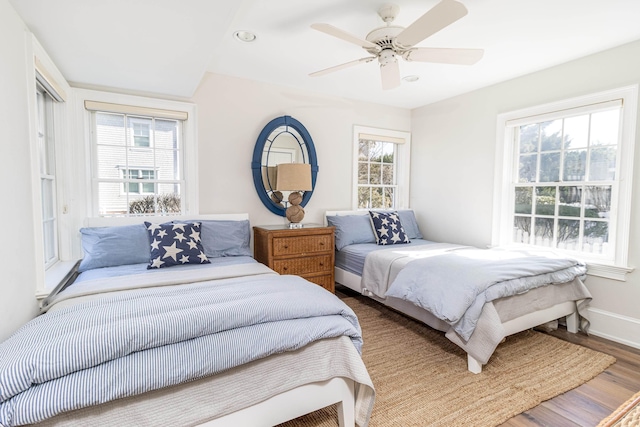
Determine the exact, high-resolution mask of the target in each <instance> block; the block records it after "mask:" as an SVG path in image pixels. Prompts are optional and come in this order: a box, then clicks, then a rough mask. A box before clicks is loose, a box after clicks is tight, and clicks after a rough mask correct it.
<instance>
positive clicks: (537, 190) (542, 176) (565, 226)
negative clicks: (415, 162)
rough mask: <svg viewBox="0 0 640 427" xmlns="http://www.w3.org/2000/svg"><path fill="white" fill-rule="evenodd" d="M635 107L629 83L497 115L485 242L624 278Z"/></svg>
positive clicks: (635, 94) (600, 274) (634, 97)
mask: <svg viewBox="0 0 640 427" xmlns="http://www.w3.org/2000/svg"><path fill="white" fill-rule="evenodd" d="M636 103H637V87H636V86H634V87H628V88H622V89H619V90H614V91H609V92H604V93H599V94H594V95H590V96H586V97H581V98H576V99H571V100H566V101H561V102H558V103H554V104H549V105H544V106H540V107H533V108H531V109H526V110H521V111H517V112H513V113H506V114H502V115H500V116H499V117H498V126H499V127H498V129H504V133H503V134H502V135H500V136H499V139H498V144H497V146H498V153H497V159H496V166H497V167H496V173H497V175H496V189H495V195H496V197H495V200H494V233H493V244H494V245H530V246H536V247H546V248H549V249H550V250H553V251H557V252H562V253H566V254H568V255H571V256H574V257H577V258H580V259H583V260H585V261H586V262H587V263H588V264H589V273H590V274H594V275H599V276H603V277H609V278H614V279H618V280H624V274H625V273H626V272H627V271H629V270H628V269H627V267H626V261H627V250H628V234H629V233H628V231H629V224H630V201H631V177H632V173H633V165H632V159H633V149H634V141H635V115H636ZM615 267H617V268H615Z"/></svg>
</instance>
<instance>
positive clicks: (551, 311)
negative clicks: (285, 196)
mask: <svg viewBox="0 0 640 427" xmlns="http://www.w3.org/2000/svg"><path fill="white" fill-rule="evenodd" d="M398 214H399V220H400V223H401V224H402V226H403V227H404V229H405V231H406V235H407V240H410V242H409V243H404V242H402V243H400V244H389V245H378V244H377V243H376V236H375V233H374V232H373V230H372V227H371V222H370V218H369V212H368V211H328V212H326V217H325V218H326V222H327V223H328V224H329V225H333V226H335V227H336V258H335V259H336V267H335V277H336V282H337V283H340V284H342V285H344V286H346V287H348V288H350V289H352V290H355V291H357V292H359V293H361V294H363V295H366V296H368V297H370V298H372V299H374V300H376V301H379V302H380V303H382V304H384V305H386V306H388V307H391V308H393V309H395V310H398V311H400V312H402V313H405V314H407V315H409V316H411V317H413V318H415V319H418V320H420V321H422V322H424V323H426V324H427V325H429V326H431V327H433V328H434V329H437V330H440V331H443V332H445V334H446V337H447V338H448V339H449V340H451V341H452V342H454V343H455V344H457V345H458V346H460V347H461V348H462V349H464V350H465V351H466V353H467V365H468V369H469V371H471V372H473V373H480V372H481V371H482V367H483V365H485V364H486V363H487V362H488V361H489V359H490V357H491V355H492V354H493V352H494V350H495V349H496V347H497V346H498V344H499V343H500V342H501V341H502V340H503V339H504V338H505V337H507V336H509V335H512V334H515V333H518V332H521V331H523V330H526V329H530V328H533V327H536V326H539V325H542V324H545V323H548V322H552V321H555V320H556V319H559V318H563V317H566V322H567V329H568V330H569V331H570V332H577V331H578V329H579V328H582V329H583V330H585V331H586V330H587V329H588V320H587V317H586V316H587V313H586V307H587V304H588V302H589V301H590V300H591V295H590V293H589V291H588V290H587V288H586V287H585V286H584V284H583V283H582V281H581V279H583V278H584V277H585V274H586V267H585V266H584V264H582V263H580V262H578V261H576V260H572V259H569V258H564V257H554V256H549V255H548V254H545V253H535V252H531V251H528V252H525V251H503V250H500V249H476V248H471V247H466V246H460V245H451V244H446V243H435V242H430V241H428V240H424V239H423V236H422V234H421V233H420V230H419V228H418V225H417V222H416V219H415V215H414V213H413V211H410V210H405V211H398ZM396 240H398V239H396ZM389 242H390V241H389ZM385 243H386V242H385ZM496 282H497V283H498V285H491V284H492V283H496ZM490 285H491V286H490ZM547 285H553V286H547Z"/></svg>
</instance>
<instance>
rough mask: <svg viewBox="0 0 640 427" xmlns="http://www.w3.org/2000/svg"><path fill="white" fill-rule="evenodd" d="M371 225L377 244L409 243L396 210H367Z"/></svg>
mask: <svg viewBox="0 0 640 427" xmlns="http://www.w3.org/2000/svg"><path fill="white" fill-rule="evenodd" d="M369 216H370V217H371V225H372V226H373V231H374V233H375V235H376V241H377V243H378V244H379V245H396V244H399V243H410V242H411V241H410V240H409V236H407V233H406V232H405V231H404V227H402V223H401V222H400V217H399V216H398V213H397V212H375V211H369Z"/></svg>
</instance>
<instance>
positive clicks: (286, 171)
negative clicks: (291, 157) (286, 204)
mask: <svg viewBox="0 0 640 427" xmlns="http://www.w3.org/2000/svg"><path fill="white" fill-rule="evenodd" d="M276 189H277V190H278V191H311V190H313V187H312V186H311V165H310V164H308V163H280V164H279V165H278V166H277V172H276Z"/></svg>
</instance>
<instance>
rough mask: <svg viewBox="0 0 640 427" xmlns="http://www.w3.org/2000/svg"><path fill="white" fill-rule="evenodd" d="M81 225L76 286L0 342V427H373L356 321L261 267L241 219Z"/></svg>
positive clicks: (314, 292) (314, 291)
mask: <svg viewBox="0 0 640 427" xmlns="http://www.w3.org/2000/svg"><path fill="white" fill-rule="evenodd" d="M142 221H147V223H146V225H143V223H142ZM161 224H162V226H161ZM87 226H88V227H87V228H84V229H83V230H82V235H83V247H84V250H85V257H84V259H83V261H82V263H81V264H80V268H79V270H80V274H79V276H78V277H77V278H76V279H75V281H74V282H73V283H72V284H71V285H69V286H67V287H66V288H64V289H61V290H59V291H58V292H55V293H53V294H52V295H51V296H50V297H49V298H47V299H46V300H45V301H44V302H43V309H42V310H43V312H44V313H43V314H42V315H40V316H38V317H37V318H36V319H34V320H32V321H31V322H29V323H27V324H26V325H25V326H24V327H22V328H21V329H20V330H19V331H17V332H16V333H14V334H13V335H12V336H11V337H10V338H9V339H8V340H7V341H5V342H4V343H1V344H0V425H2V426H6V427H8V426H17V425H27V424H31V423H38V425H42V426H63V425H64V426H86V425H92V426H112V425H135V426H157V425H176V426H178V425H189V426H193V425H202V426H238V425H242V426H272V425H275V424H278V423H282V422H284V421H287V420H290V419H293V418H296V417H298V416H300V415H303V414H305V413H308V412H311V411H314V410H316V409H320V408H322V407H325V406H328V405H331V404H334V403H338V408H339V410H338V413H339V423H340V425H341V426H354V425H359V426H366V425H367V423H368V419H369V416H370V414H371V409H372V405H373V401H374V389H373V385H372V383H371V380H370V378H369V375H368V373H367V370H366V368H365V366H364V364H363V362H362V359H361V357H360V350H361V346H362V337H361V331H360V326H359V324H358V320H357V318H356V316H355V314H354V313H353V311H352V310H351V309H350V308H349V307H348V306H346V305H345V304H344V303H343V302H342V301H340V300H339V299H338V298H337V297H335V295H333V294H331V293H330V292H327V291H326V290H324V289H322V288H321V287H319V286H317V285H314V284H312V283H310V282H308V281H306V280H304V279H302V278H300V277H297V276H280V275H278V274H277V273H275V272H274V271H272V270H270V269H269V268H267V267H266V266H264V265H262V264H259V263H257V262H256V261H255V260H253V258H252V257H251V256H250V255H251V253H250V249H249V240H250V234H249V233H250V227H249V223H248V218H247V215H233V216H228V215H226V216H220V215H218V216H204V217H194V216H191V217H188V218H187V217H182V218H180V217H175V218H168V217H157V218H148V217H145V218H112V219H108V218H96V219H92V220H89V222H88V223H87ZM148 233H150V234H148ZM167 239H168V240H167ZM150 242H151V253H149V251H150V250H149V245H150ZM185 244H188V245H187V246H185ZM154 246H155V248H154ZM163 248H164V252H162V250H163ZM154 249H156V250H160V252H157V251H156V253H154ZM192 249H193V251H194V252H191V250H192ZM156 255H158V256H156ZM169 264H175V265H171V267H168V268H165V266H166V265H169ZM156 266H162V268H155V267H156Z"/></svg>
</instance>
